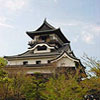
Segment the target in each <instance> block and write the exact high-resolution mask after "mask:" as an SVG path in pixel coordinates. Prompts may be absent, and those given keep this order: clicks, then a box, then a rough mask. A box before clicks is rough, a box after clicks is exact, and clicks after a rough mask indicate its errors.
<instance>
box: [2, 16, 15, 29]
mask: <svg viewBox="0 0 100 100" xmlns="http://www.w3.org/2000/svg"><path fill="white" fill-rule="evenodd" d="M3 27H6V28H14V27H13V26H12V25H10V24H7V18H6V17H4V16H2V17H0V28H3Z"/></svg>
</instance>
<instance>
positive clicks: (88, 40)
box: [81, 31, 94, 44]
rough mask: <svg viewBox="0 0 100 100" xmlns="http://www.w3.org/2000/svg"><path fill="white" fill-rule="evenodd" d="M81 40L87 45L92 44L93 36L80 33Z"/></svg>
mask: <svg viewBox="0 0 100 100" xmlns="http://www.w3.org/2000/svg"><path fill="white" fill-rule="evenodd" d="M81 37H82V40H83V41H84V42H85V43H87V44H93V43H94V42H93V39H94V35H93V34H90V33H87V32H85V31H84V32H82V35H81Z"/></svg>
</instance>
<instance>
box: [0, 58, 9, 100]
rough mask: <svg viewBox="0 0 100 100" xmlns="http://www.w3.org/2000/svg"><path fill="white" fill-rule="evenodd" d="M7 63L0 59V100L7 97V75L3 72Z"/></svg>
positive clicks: (4, 99)
mask: <svg viewBox="0 0 100 100" xmlns="http://www.w3.org/2000/svg"><path fill="white" fill-rule="evenodd" d="M6 64H7V61H6V60H5V59H3V58H0V100H6V99H7V98H8V96H9V90H10V87H9V85H10V82H11V80H10V79H9V78H8V74H7V72H6V71H4V69H3V68H4V67H5V66H6Z"/></svg>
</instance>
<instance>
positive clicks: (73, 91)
mask: <svg viewBox="0 0 100 100" xmlns="http://www.w3.org/2000/svg"><path fill="white" fill-rule="evenodd" d="M86 92H87V89H85V88H82V86H81V85H80V84H79V82H78V81H77V80H76V77H71V76H69V78H67V79H66V77H65V75H61V76H59V77H58V78H51V79H50V80H49V81H48V82H47V83H46V95H45V94H44V95H45V96H46V98H47V99H46V100H82V99H83V96H84V95H85V94H86Z"/></svg>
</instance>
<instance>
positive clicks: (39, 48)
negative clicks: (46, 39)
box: [37, 45, 47, 51]
mask: <svg viewBox="0 0 100 100" xmlns="http://www.w3.org/2000/svg"><path fill="white" fill-rule="evenodd" d="M37 50H38V51H40V50H47V47H46V46H45V45H43V46H38V47H37Z"/></svg>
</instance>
